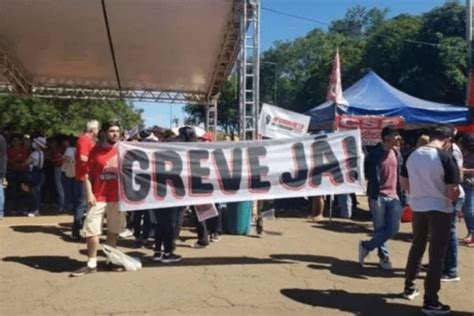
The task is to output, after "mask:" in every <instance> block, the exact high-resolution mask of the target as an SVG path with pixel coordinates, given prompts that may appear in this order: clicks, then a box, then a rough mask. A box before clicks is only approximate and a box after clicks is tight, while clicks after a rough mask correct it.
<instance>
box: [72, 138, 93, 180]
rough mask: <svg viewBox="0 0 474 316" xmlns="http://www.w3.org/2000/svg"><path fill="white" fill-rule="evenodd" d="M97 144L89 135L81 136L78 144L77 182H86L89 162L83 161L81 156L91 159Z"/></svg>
mask: <svg viewBox="0 0 474 316" xmlns="http://www.w3.org/2000/svg"><path fill="white" fill-rule="evenodd" d="M94 145H95V142H94V141H93V140H92V139H91V138H90V137H89V136H88V135H87V134H84V135H81V137H79V138H78V140H77V142H76V157H75V158H76V166H75V169H76V181H84V178H85V176H86V173H87V165H88V164H87V162H84V161H82V159H81V156H86V157H89V152H90V151H91V149H92V147H94Z"/></svg>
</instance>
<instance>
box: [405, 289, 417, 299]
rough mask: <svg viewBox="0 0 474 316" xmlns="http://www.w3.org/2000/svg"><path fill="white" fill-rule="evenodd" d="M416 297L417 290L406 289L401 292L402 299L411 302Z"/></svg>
mask: <svg viewBox="0 0 474 316" xmlns="http://www.w3.org/2000/svg"><path fill="white" fill-rule="evenodd" d="M418 295H420V291H419V290H418V289H414V290H410V289H407V290H405V291H403V297H404V298H406V299H407V300H410V301H413V300H414V299H415V297H417V296H418Z"/></svg>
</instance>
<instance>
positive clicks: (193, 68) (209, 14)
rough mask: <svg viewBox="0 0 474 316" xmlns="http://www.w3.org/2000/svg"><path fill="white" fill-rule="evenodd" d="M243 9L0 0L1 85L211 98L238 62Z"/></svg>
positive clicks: (114, 0) (235, 4)
mask: <svg viewBox="0 0 474 316" xmlns="http://www.w3.org/2000/svg"><path fill="white" fill-rule="evenodd" d="M240 11H241V1H240V0H192V1H189V0H103V1H101V0H80V1H78V0H35V1H31V0H0V86H1V87H0V91H2V88H3V90H4V91H7V90H8V91H10V92H14V93H18V94H27V95H38V96H56V97H79V98H81V97H83V98H89V97H99V98H109V97H112V98H113V97H123V98H128V99H135V100H137V99H154V100H165V99H169V100H168V101H195V102H202V101H206V100H209V99H211V98H212V97H213V96H215V95H216V94H217V93H218V92H219V89H220V87H221V84H222V82H223V81H224V80H225V79H226V78H227V76H228V75H229V73H230V71H231V69H232V66H233V63H234V61H235V59H236V56H237V52H238V49H239V38H240V14H241V12H240ZM109 35H110V36H109ZM114 57H115V60H114ZM114 61H115V62H114Z"/></svg>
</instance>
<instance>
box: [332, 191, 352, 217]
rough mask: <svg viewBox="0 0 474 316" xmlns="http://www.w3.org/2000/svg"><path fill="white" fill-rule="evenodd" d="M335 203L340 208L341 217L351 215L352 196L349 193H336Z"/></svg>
mask: <svg viewBox="0 0 474 316" xmlns="http://www.w3.org/2000/svg"><path fill="white" fill-rule="evenodd" d="M336 198H337V203H338V204H339V208H340V210H341V217H342V218H351V217H352V197H351V195H350V194H340V195H337V197H336Z"/></svg>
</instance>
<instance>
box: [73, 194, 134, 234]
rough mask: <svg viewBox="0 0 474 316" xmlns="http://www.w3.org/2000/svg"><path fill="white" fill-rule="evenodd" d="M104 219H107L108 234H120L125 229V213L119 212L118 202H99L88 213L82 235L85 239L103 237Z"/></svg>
mask: <svg viewBox="0 0 474 316" xmlns="http://www.w3.org/2000/svg"><path fill="white" fill-rule="evenodd" d="M104 217H107V232H108V233H112V234H120V233H121V232H122V231H123V230H124V229H125V225H126V222H125V213H122V212H120V211H119V207H118V203H117V202H97V203H96V205H94V206H93V207H91V208H90V209H89V211H88V212H87V215H86V219H85V220H84V226H83V229H82V235H83V236H84V237H92V236H100V235H102V225H103V222H104Z"/></svg>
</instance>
